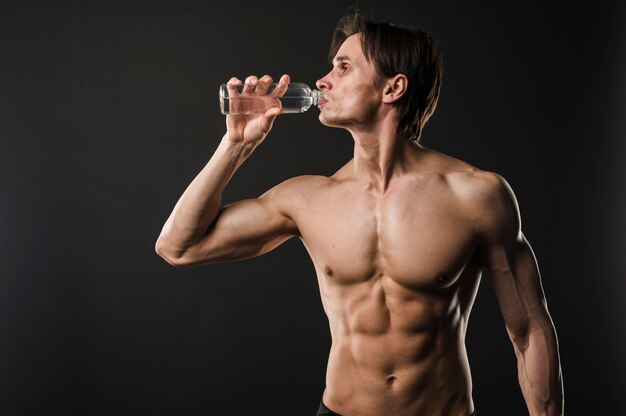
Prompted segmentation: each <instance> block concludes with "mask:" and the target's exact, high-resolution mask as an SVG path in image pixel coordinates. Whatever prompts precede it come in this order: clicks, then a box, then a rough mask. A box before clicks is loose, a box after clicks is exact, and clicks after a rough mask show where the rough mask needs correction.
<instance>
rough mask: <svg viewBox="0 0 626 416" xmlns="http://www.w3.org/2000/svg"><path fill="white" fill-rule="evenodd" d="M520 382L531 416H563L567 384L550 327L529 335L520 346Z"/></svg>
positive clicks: (531, 332)
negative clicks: (564, 382) (564, 381)
mask: <svg viewBox="0 0 626 416" xmlns="http://www.w3.org/2000/svg"><path fill="white" fill-rule="evenodd" d="M515 353H516V355H517V361H518V371H519V382H520V386H521V389H522V394H523V395H524V399H525V401H526V405H527V406H528V411H529V415H530V416H560V415H562V414H563V380H562V374H561V365H560V362H559V353H558V343H557V337H556V332H555V331H554V328H553V327H552V325H551V324H550V325H549V327H548V328H545V330H534V331H529V334H528V336H527V337H525V338H524V339H523V341H521V342H520V341H519V340H518V342H516V345H515Z"/></svg>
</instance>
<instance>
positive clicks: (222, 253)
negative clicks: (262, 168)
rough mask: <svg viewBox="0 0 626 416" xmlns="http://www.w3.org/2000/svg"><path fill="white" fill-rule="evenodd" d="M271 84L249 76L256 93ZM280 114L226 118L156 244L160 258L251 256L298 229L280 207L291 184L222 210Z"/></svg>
mask: <svg viewBox="0 0 626 416" xmlns="http://www.w3.org/2000/svg"><path fill="white" fill-rule="evenodd" d="M231 81H233V80H231ZM235 81H238V80H235ZM288 82H289V77H285V76H284V77H282V78H281V84H284V85H286V84H287V83H288ZM269 83H271V78H269V77H267V76H266V77H263V78H261V80H257V79H256V77H249V78H248V79H247V80H246V85H247V86H246V88H249V93H251V94H254V93H255V92H254V87H255V86H256V91H257V92H258V93H263V90H262V88H263V85H269ZM248 84H250V85H251V86H250V87H248ZM257 85H258V86H257ZM265 89H267V87H265ZM278 89H279V87H277V90H278ZM244 91H245V89H244ZM279 113H280V109H277V108H274V109H271V110H268V111H267V112H266V113H265V114H259V115H254V116H249V115H239V116H228V117H227V126H228V131H227V133H226V134H225V135H224V137H223V138H222V141H221V142H220V144H219V146H218V148H217V150H216V151H215V154H214V155H213V157H211V160H209V162H208V163H207V165H206V166H205V167H204V169H202V171H201V172H200V173H199V174H198V176H197V177H196V178H195V179H194V180H193V181H192V183H191V184H190V185H189V186H188V187H187V189H186V190H185V192H184V193H183V195H182V196H181V197H180V199H179V201H178V203H177V204H176V206H175V207H174V210H173V211H172V214H171V215H170V217H169V218H168V220H167V221H166V223H165V225H164V227H163V230H162V231H161V235H160V236H159V238H158V240H157V243H156V251H157V253H158V254H159V255H160V256H161V257H163V258H164V259H165V260H167V261H168V262H169V263H171V264H173V265H175V266H186V265H192V264H198V263H205V262H212V261H213V262H214V261H228V260H236V259H241V258H249V257H253V256H255V255H259V254H263V253H264V252H267V251H269V250H271V249H272V248H274V247H276V246H277V245H278V244H280V243H282V242H283V241H285V240H286V239H287V238H289V237H290V236H292V235H294V234H295V233H296V232H297V229H296V226H295V224H294V222H293V221H292V220H291V219H290V218H289V216H288V215H287V214H286V213H284V212H283V211H282V209H281V208H280V206H281V202H283V200H284V198H281V196H280V195H281V192H280V191H281V190H282V189H284V188H285V187H288V185H279V186H277V187H275V188H273V189H272V190H270V191H268V192H266V193H265V194H264V195H262V196H261V197H259V198H257V199H250V200H245V201H240V202H236V203H234V204H230V205H228V206H226V207H223V208H221V203H222V193H223V191H224V189H225V188H226V185H227V184H228V182H229V181H230V179H231V178H232V176H233V174H234V173H235V171H236V170H237V169H238V168H239V166H241V164H242V163H243V162H244V161H245V160H246V159H247V157H248V156H250V154H251V153H252V152H253V151H254V149H255V148H256V146H258V145H259V144H260V143H261V142H262V141H263V139H264V138H265V136H266V135H267V133H268V132H269V130H270V129H271V127H272V124H273V121H274V119H275V118H276V116H277V115H278V114H279Z"/></svg>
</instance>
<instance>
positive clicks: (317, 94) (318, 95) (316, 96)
mask: <svg viewBox="0 0 626 416" xmlns="http://www.w3.org/2000/svg"><path fill="white" fill-rule="evenodd" d="M323 96H324V93H323V92H322V91H320V90H312V91H311V98H312V99H313V102H312V103H311V104H313V105H319V103H320V101H321V100H322V97H323Z"/></svg>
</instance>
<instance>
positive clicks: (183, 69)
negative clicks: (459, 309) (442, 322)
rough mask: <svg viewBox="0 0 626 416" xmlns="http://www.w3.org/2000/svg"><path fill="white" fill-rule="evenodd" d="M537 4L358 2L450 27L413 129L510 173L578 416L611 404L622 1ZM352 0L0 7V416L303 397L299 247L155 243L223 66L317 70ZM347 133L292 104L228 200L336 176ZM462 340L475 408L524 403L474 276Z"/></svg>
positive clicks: (282, 408) (320, 331)
mask: <svg viewBox="0 0 626 416" xmlns="http://www.w3.org/2000/svg"><path fill="white" fill-rule="evenodd" d="M547 3H549V2H541V1H524V2H521V1H513V2H502V1H474V2H464V1H458V2H453V1H415V0H412V1H408V0H407V1H395V2H390V1H362V2H359V5H360V6H361V7H362V8H363V9H365V10H373V11H374V12H376V13H378V14H379V15H381V16H383V17H387V18H388V19H390V20H392V21H395V22H398V23H405V24H411V25H417V26H420V27H422V28H423V29H425V30H427V31H429V32H430V33H431V34H432V35H433V36H434V37H435V38H437V39H439V40H440V42H441V46H442V52H443V56H444V64H445V78H444V83H443V89H442V95H441V99H440V102H439V107H438V109H437V111H436V113H435V115H434V117H433V119H432V120H431V122H430V123H429V124H428V126H427V127H426V130H425V132H424V137H423V143H424V144H425V145H426V146H429V147H432V148H434V149H437V150H439V151H442V152H445V153H448V154H451V155H452V156H455V157H458V158H461V159H463V160H466V161H468V162H470V163H472V164H474V165H476V166H478V167H480V168H482V169H487V170H493V171H496V172H498V173H500V174H501V175H503V176H504V177H505V178H506V179H507V180H508V181H509V183H510V184H511V186H512V187H513V189H514V190H515V192H516V195H517V198H518V201H519V204H520V209H521V213H522V219H523V229H524V232H525V234H526V236H527V237H528V239H529V240H530V242H531V244H532V246H533V248H534V250H535V254H536V256H537V258H538V261H539V265H540V269H541V272H542V276H543V282H544V288H545V292H546V295H547V298H548V303H549V307H550V311H551V313H552V317H553V319H554V322H555V324H556V327H557V332H558V335H559V341H560V344H561V345H560V346H561V358H562V365H563V371H564V376H565V386H566V396H567V405H566V408H567V410H568V414H569V415H599V414H619V413H623V412H624V408H625V407H626V406H624V405H623V404H622V403H618V400H619V399H621V397H619V396H618V395H620V394H621V393H622V390H623V379H624V375H625V372H624V360H623V358H622V357H623V356H622V351H623V350H624V349H625V347H626V333H625V330H624V328H625V326H626V325H625V324H626V318H625V316H626V306H625V302H624V301H623V295H624V289H625V286H626V284H625V283H624V281H625V279H624V278H625V277H626V267H625V261H624V247H625V244H624V243H625V237H624V236H625V235H626V221H625V220H624V218H623V215H622V213H623V212H624V210H625V209H626V200H625V192H624V189H625V188H626V186H625V185H626V179H625V178H626V169H625V168H624V165H625V162H626V146H625V144H624V139H625V136H626V122H625V121H624V120H625V119H624V113H625V111H626V36H625V30H624V25H625V24H626V16H625V14H626V10H625V9H626V7H625V6H624V3H623V2H619V1H613V2H609V1H604V2H591V1H587V2H571V3H564V5H563V6H557V5H548V4H547ZM572 3H575V4H576V5H574V4H572ZM353 4H354V3H353V1H334V2H330V1H326V2H322V3H319V2H312V3H301V2H296V1H282V0H281V1H274V2H271V3H267V4H263V3H260V2H252V1H246V0H239V1H233V2H220V3H218V2H213V3H211V2H209V1H199V0H198V1H170V2H167V1H124V2H122V1H118V2H115V1H106V2H104V1H102V2H86V1H85V2H79V1H56V2H45V1H39V2H33V1H3V2H1V3H0V273H1V275H0V276H1V277H0V412H1V413H2V414H3V415H34V414H62V415H69V414H80V415H84V414H90V415H131V414H132V415H138V414H139V415H143V414H146V415H147V414H150V415H156V414H164V415H165V414H168V415H169V414H179V415H183V414H185V415H196V414H204V415H207V414H209V415H215V414H233V415H253V414H254V415H256V414H263V415H265V414H276V415H312V414H313V413H314V411H315V409H316V407H317V404H318V402H319V399H320V397H321V394H322V390H323V387H324V371H325V364H326V357H327V353H328V348H329V345H330V338H329V334H328V328H327V321H326V318H325V316H324V314H323V311H322V308H321V304H320V300H319V291H318V289H317V284H316V280H315V275H314V270H313V267H312V264H311V262H310V260H309V259H308V257H307V254H306V252H305V250H304V248H303V247H302V246H301V244H300V243H299V241H298V240H297V239H292V240H290V241H288V242H287V243H286V244H284V245H283V246H281V247H279V248H278V249H277V250H276V251H274V252H272V253H269V254H268V255H266V256H263V257H260V258H257V259H253V260H248V261H245V262H240V263H229V264H219V265H209V266H202V267H196V268H191V269H183V270H179V269H175V268H172V267H171V266H169V265H168V264H166V263H165V262H164V261H163V260H161V259H160V258H159V257H157V256H156V254H155V253H154V250H153V246H154V242H155V240H156V237H157V236H158V234H159V231H160V229H161V226H162V224H163V222H164V221H165V219H166V218H167V216H168V215H169V212H170V211H171V209H172V207H173V205H174V203H175V201H176V200H177V198H178V197H179V195H180V194H181V193H182V191H183V190H184V188H185V187H186V186H187V184H188V183H189V182H190V181H191V179H192V178H193V177H194V176H195V174H196V173H197V172H198V171H199V170H200V169H201V168H202V166H203V165H204V164H205V163H206V161H207V160H208V159H209V157H210V155H211V154H212V152H213V151H214V150H215V147H216V146H217V143H218V142H219V140H220V138H221V136H222V134H223V132H224V130H225V128H224V119H223V116H221V115H220V114H219V110H218V102H217V89H218V86H219V84H221V83H223V82H225V81H226V80H228V79H229V78H230V77H231V76H233V75H237V76H239V77H245V76H246V75H248V74H251V73H254V74H260V75H261V74H264V73H269V74H271V75H273V76H274V77H278V76H280V75H281V74H282V73H285V72H286V73H290V74H291V75H292V79H293V80H297V81H303V82H306V83H308V84H309V85H313V84H314V82H315V80H316V79H318V78H319V77H321V76H322V75H323V74H325V73H326V71H328V69H329V65H328V64H327V62H326V54H327V48H328V45H329V41H330V35H331V32H332V29H333V28H334V25H335V23H336V21H337V19H338V18H339V17H340V16H341V14H342V13H343V12H344V11H345V10H346V9H347V8H348V7H349V6H351V5H353ZM351 152H352V141H351V138H350V136H349V135H348V134H347V133H346V132H344V131H340V130H331V129H327V128H325V127H323V126H322V125H321V124H319V122H318V121H317V109H312V110H311V111H309V112H307V113H305V114H302V115H289V116H283V117H281V118H279V119H278V120H277V121H276V123H275V128H274V130H273V132H272V134H271V136H270V137H269V138H268V139H267V140H266V142H265V143H264V144H263V145H262V146H261V147H260V148H259V149H258V150H257V152H256V153H255V154H254V155H253V156H252V158H251V159H249V160H248V161H247V162H246V164H245V165H244V166H243V167H242V168H241V170H240V171H239V172H238V173H237V174H236V176H235V178H234V179H233V182H232V183H231V186H230V187H229V188H228V190H227V191H226V194H225V202H230V201H234V200H238V199H241V198H248V197H256V196H258V195H259V194H261V193H262V192H263V191H265V190H266V189H267V188H269V187H271V186H273V185H275V184H277V183H279V182H280V181H282V180H284V179H286V178H289V177H291V176H294V175H299V174H324V175H328V174H332V173H333V172H334V171H335V170H336V169H337V168H338V167H339V166H340V165H342V164H343V163H345V162H346V161H347V160H349V159H350V157H351ZM467 344H468V350H469V357H470V362H471V367H472V371H473V376H474V397H475V401H476V406H477V408H478V411H479V414H480V415H481V416H488V415H498V416H500V415H520V414H524V413H525V410H524V405H523V401H522V398H521V394H520V392H519V387H518V386H517V380H516V378H517V375H516V363H515V357H514V354H513V350H512V347H511V345H510V342H509V341H508V338H507V336H506V332H505V329H504V325H503V322H502V318H501V316H500V313H499V311H498V309H497V306H496V304H495V301H494V295H493V290H492V288H491V286H490V284H489V280H488V278H487V276H485V277H484V278H483V282H482V283H481V289H480V291H479V294H478V298H477V301H476V305H475V307H474V310H473V313H472V320H471V322H470V329H469V334H468V336H467ZM270 412H273V413H270Z"/></svg>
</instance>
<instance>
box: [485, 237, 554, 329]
mask: <svg viewBox="0 0 626 416" xmlns="http://www.w3.org/2000/svg"><path fill="white" fill-rule="evenodd" d="M482 257H483V264H484V266H485V267H486V269H487V271H488V272H489V275H490V277H491V282H492V284H493V287H494V291H495V294H496V298H497V300H498V305H499V307H500V310H501V312H502V317H503V318H504V322H505V324H506V327H507V331H508V332H509V335H510V337H511V339H513V340H514V341H515V340H518V339H524V338H526V337H527V335H528V334H529V332H530V331H531V330H533V329H540V330H542V331H543V330H546V331H547V330H549V329H550V326H551V321H550V318H549V315H548V310H547V305H546V300H545V296H544V292H543V287H542V285H541V276H540V272H539V267H538V265H537V261H536V258H535V255H534V253H533V251H532V248H531V246H530V243H529V242H528V240H526V237H525V236H524V235H523V234H522V233H521V232H520V233H519V235H518V236H517V237H516V238H515V239H513V241H510V242H508V243H507V244H502V245H500V244H495V245H492V246H488V247H485V248H484V250H483V253H482Z"/></svg>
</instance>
